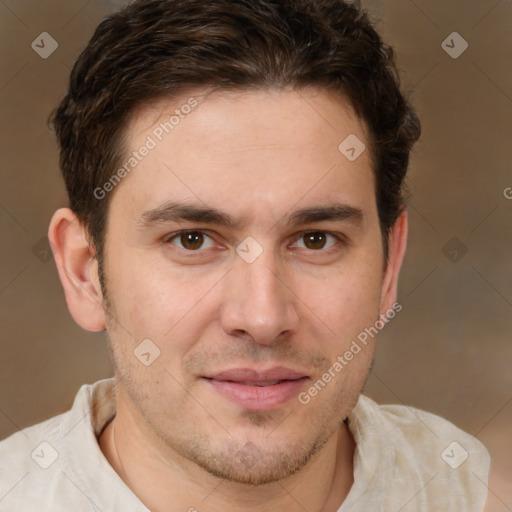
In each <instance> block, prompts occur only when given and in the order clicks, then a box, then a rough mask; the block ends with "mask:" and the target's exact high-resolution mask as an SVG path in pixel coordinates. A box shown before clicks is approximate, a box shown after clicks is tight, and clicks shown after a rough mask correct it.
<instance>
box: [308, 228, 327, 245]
mask: <svg viewBox="0 0 512 512" xmlns="http://www.w3.org/2000/svg"><path fill="white" fill-rule="evenodd" d="M303 239H304V245H305V246H306V247H307V248H308V249H323V248H324V247H325V244H326V243H327V236H326V233H323V232H322V231H318V232H315V233H306V234H305V235H304V236H303Z"/></svg>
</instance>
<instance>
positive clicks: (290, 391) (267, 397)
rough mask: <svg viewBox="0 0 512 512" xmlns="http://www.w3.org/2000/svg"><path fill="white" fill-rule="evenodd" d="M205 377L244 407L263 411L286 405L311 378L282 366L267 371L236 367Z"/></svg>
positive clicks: (216, 389)
mask: <svg viewBox="0 0 512 512" xmlns="http://www.w3.org/2000/svg"><path fill="white" fill-rule="evenodd" d="M204 379H205V380H206V382H207V383H208V384H209V385H210V386H212V388H213V389H214V390H215V391H217V392H218V393H219V394H220V395H222V396H223V397H224V398H227V399H228V400H230V401H231V402H235V403H236V404H237V405H238V406H240V407H242V408H243V409H250V410H260V411H263V410H269V409H275V408H277V407H279V406H282V405H283V404H285V403H286V402H287V401H289V400H290V399H291V398H293V397H294V396H297V394H298V393H299V392H300V389H301V388H302V387H303V386H304V385H305V382H306V381H307V380H308V379H309V377H308V376H307V375H306V374H305V373H301V372H298V371H296V370H292V369H291V368H286V367H283V366H278V367H273V368H269V369H266V370H255V369H252V368H233V369H231V370H225V371H222V372H217V373H214V374H211V375H207V376H204Z"/></svg>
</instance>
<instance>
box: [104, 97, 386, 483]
mask: <svg viewBox="0 0 512 512" xmlns="http://www.w3.org/2000/svg"><path fill="white" fill-rule="evenodd" d="M196 98H198V100H199V105H198V106H197V107H196V108H195V109H194V110H193V111H192V112H191V113H189V114H188V115H186V116H184V118H182V119H180V121H179V124H177V125H176V126H175V127H174V129H172V131H169V134H165V132H164V133H163V136H161V138H162V140H161V141H159V140H158V138H157V137H156V136H155V133H160V132H159V131H158V127H159V126H160V123H162V122H165V121H167V120H168V119H169V117H170V116H171V115H172V114H173V113H174V111H175V110H176V109H179V108H180V106H181V105H183V104H185V103H186V102H187V99H188V97H184V98H182V99H180V100H173V101H160V102H158V103H156V104H154V105H152V106H151V107H146V108H145V109H142V110H140V111H139V112H138V114H137V115H136V116H135V117H134V118H133V119H132V122H131V123H130V125H129V130H128V137H127V142H126V149H127V157H128V156H130V155H131V153H132V151H134V150H138V149H139V148H140V147H141V146H143V145H145V144H146V143H147V141H148V139H147V137H148V136H150V137H151V138H152V139H153V140H154V141H155V142H156V147H154V148H152V149H151V150H150V151H149V154H148V155H147V156H145V157H144V158H143V159H142V160H141V161H140V163H138V165H137V166H136V167H135V168H134V169H133V170H132V171H131V173H130V174H129V175H128V176H127V177H126V178H124V180H123V181H122V182H121V183H120V184H119V185H118V186H117V188H116V190H115V192H114V193H113V196H112V198H111V205H110V210H109V218H108V226H107V236H106V245H105V275H106V286H107V290H108V297H109V304H110V308H111V313H112V315H113V318H115V321H112V320H110V321H109V322H108V325H107V330H108V334H109V338H110V341H111V347H112V351H113V356H114V361H115V367H116V375H117V377H118V379H119V382H118V386H117V394H118V399H119V401H120V402H119V403H118V407H125V408H127V409H129V410H130V411H131V414H132V416H133V418H134V421H137V422H139V424H140V425H141V426H142V427H141V428H143V429H144V431H145V432H146V433H147V434H148V435H149V436H153V438H154V440H155V443H156V442H158V443H160V444H161V446H164V451H163V452H162V451H161V455H162V456H163V457H172V456H173V454H174V456H175V455H176V452H177V453H179V454H180V455H182V456H184V457H186V458H187V459H189V460H191V461H193V462H195V463H197V464H198V465H200V466H201V467H203V468H205V469H206V470H207V471H209V472H210V473H212V474H215V475H219V476H222V477H224V478H228V479H231V480H234V481H238V482H245V483H253V484H255V483H264V482H269V481H273V480H277V479H280V478H283V477H285V476H287V475H288V474H291V473H293V472H295V471H296V470H298V469H300V468H301V467H302V466H303V465H304V464H305V463H306V462H307V461H308V459H309V458H310V457H311V456H312V455H313V454H314V453H315V452H316V451H318V449H320V448H321V447H322V446H323V445H324V444H325V442H326V441H327V440H328V439H329V438H330V437H331V436H333V435H334V434H335V432H336V431H337V428H338V427H339V425H340V422H342V420H343V419H344V418H345V417H346V416H347V415H348V413H349V412H350V410H351V409H352V407H353V406H354V404H355V402H356V401H357V398H358V396H359V394H360V392H361V390H362V388H363V386H364V383H365V381H366V378H367V376H368V372H369V368H370V366H371V362H372V359H373V352H374V346H373V342H370V343H369V344H368V345H366V346H365V347H363V349H362V350H361V351H360V352H359V353H357V355H355V356H354V358H353V359H352V360H351V361H350V362H349V363H348V364H347V365H346V366H344V367H343V369H342V370H341V371H337V372H335V377H334V378H332V379H330V382H328V383H327V384H326V385H325V386H321V391H319V392H318V394H317V395H316V396H314V397H312V398H311V400H310V402H309V403H308V404H303V403H301V401H299V399H298V397H299V394H300V393H304V392H307V390H308V389H309V388H311V387H312V386H313V385H314V383H315V382H317V381H318V380H319V379H321V377H322V375H323V374H324V373H325V372H328V370H329V368H331V367H332V365H333V363H334V362H335V361H336V360H337V358H338V356H343V354H344V353H345V352H346V351H347V350H348V349H349V347H350V345H351V343H352V341H353V340H355V339H356V337H357V335H358V334H359V333H360V332H362V331H363V330H364V329H365V328H368V327H370V326H373V325H374V324H375V321H376V320H377V319H378V317H379V314H380V313H382V312H384V310H385V309H386V308H385V307H384V305H383V304H382V300H381V289H382V278H383V271H384V257H383V253H382V243H381V232H380V229H379V222H378V215H377V208H376V200H375V188H374V176H373V173H372V169H371V164H370V155H369V152H368V150H366V151H364V152H363V153H362V154H361V155H360V156H359V157H358V158H357V159H356V160H354V161H349V159H347V158H346V156H345V155H344V154H342V153H341V152H340V151H339V150H338V146H339V144H340V142H342V141H343V140H344V139H345V138H346V137H347V136H349V135H350V134H354V135H356V136H357V137H358V138H359V139H360V140H362V141H363V142H365V144H367V137H366V132H365V129H364V127H363V125H362V124H361V123H360V121H359V120H358V119H357V118H356V116H355V115H354V113H353V111H352V109H351V108H350V107H349V104H348V103H345V102H343V100H341V99H334V98H332V97H330V96H329V95H328V94H327V93H326V92H323V91H318V90H316V91H315V90H312V89H311V90H305V89H303V90H300V91H295V92H292V91H288V92H280V93H268V92H243V93H234V92H229V93H226V92H225V93H214V94H212V95H211V96H209V97H207V98H206V100H205V101H204V102H201V99H200V98H199V96H196ZM155 130H156V131H155ZM150 145H152V144H150ZM367 145H368V144H367ZM177 206H184V207H190V208H192V209H201V210H218V211H220V212H222V213H223V216H215V215H211V212H210V214H208V215H202V216H201V215H199V213H198V212H195V213H191V211H185V210H183V209H180V208H177ZM324 209H329V210H325V211H324ZM304 210H309V211H304ZM317 210H322V211H323V213H320V212H316V213H317V215H316V216H315V211H317ZM298 211H302V215H299V214H297V212H298ZM308 213H309V215H307V214H308ZM294 214H296V215H294ZM228 218H229V219H230V220H231V224H232V225H227V224H226V222H225V221H226V219H228ZM180 230H188V231H189V233H188V235H180V234H179V231H180ZM237 249H238V251H237ZM147 339H149V340H151V342H147V341H146V342H145V345H142V347H143V348H144V350H142V352H143V353H144V354H146V355H144V356H142V357H141V356H140V353H141V349H137V347H138V346H139V344H140V343H141V342H142V341H143V340H147ZM153 344H154V345H153ZM155 347H158V349H159V350H160V355H159V356H158V357H157V358H156V359H154V361H153V362H152V363H151V364H149V365H148V366H146V365H145V364H143V363H142V362H141V360H140V359H142V360H143V361H146V362H149V361H152V360H153V358H154V357H155V356H156V355H157V350H156V348H155ZM134 350H135V352H136V353H137V354H138V355H139V358H138V357H136V355H135V354H134ZM147 354H149V355H147ZM331 371H332V370H331ZM123 397H125V398H126V397H128V398H129V399H126V400H124V402H123V401H122V398H123ZM303 401H304V400H303ZM161 446H160V449H161ZM165 450H167V452H166V451H165Z"/></svg>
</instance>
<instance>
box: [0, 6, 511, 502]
mask: <svg viewBox="0 0 512 512" xmlns="http://www.w3.org/2000/svg"><path fill="white" fill-rule="evenodd" d="M122 3H123V2H121V1H117V2H116V1H99V0H89V1H84V0H67V1H64V0H48V1H45V2H41V1H36V0H2V1H1V2H0V25H1V32H0V40H1V46H0V52H1V56H2V59H1V63H0V66H1V67H0V108H1V112H2V121H3V122H2V123H1V125H0V131H1V133H0V141H1V152H0V159H1V184H2V186H1V187H0V226H1V233H2V244H1V273H0V323H1V326H2V330H1V335H2V339H1V346H2V352H1V359H0V438H4V437H6V436H7V435H9V434H11V433H13V432H15V431H17V430H18V429H21V428H24V427H26V426H29V425H31V424H33V423H36V422H39V421H42V420H44V419H46V418H49V417H50V416H53V415H55V414H57V413H60V412H63V411H65V410H66V409H68V408H69V407H70V406H71V403H72V399H73V397H74V396H75V394H76V392H77V390H78V388H79V387H80V385H81V384H83V383H91V382H94V381H95V380H98V379H100V378H104V377H108V376H110V375H111V367H110V363H109V360H108V355H107V350H106V347H105V338H104V335H103V334H91V333H87V332H85V331H83V330H81V328H79V327H78V326H77V325H76V324H75V323H74V322H73V320H72V319H71V317H70V315H69V313H68V311H67V308H66V304H65V301H64V296H63V293H62V289H61V286H60V282H59V280H58V277H57V272H56V269H55V265H54V263H53V260H52V259H51V256H50V254H49V253H48V250H49V247H48V245H47V241H46V239H45V236H46V231H47V226H48V222H49V220H50V217H51V215H52V212H53V211H54V210H55V209H56V208H58V207H60V206H64V205H65V204H66V197H65V193H64V187H63V183H62V180H61V178H60V175H59V170H58V153H57V146H56V143H55V139H54V135H53V133H52V132H51V131H50V130H49V129H48V127H47V125H46V119H47V116H48V114H49V112H50V111H51V109H52V108H53V107H54V106H55V105H56V103H57V102H58V101H59V99H60V97H61V96H62V94H63V92H64V88H65V86H66V83H67V79H68V76H69V72H70V69H71V66H72V64H73V62H74V60H75V59H76V57H77V56H78V53H79V52H80V51H81V49H82V48H83V47H84V45H85V44H86V42H87V41H88V38H89V37H90V36H91V34H92V31H93V30H94V28H95V27H96V25H97V24H98V23H99V21H100V20H101V19H102V18H103V17H104V16H105V15H106V14H107V13H109V12H110V11H112V10H114V9H115V8H117V7H118V6H120V5H121V4H122ZM363 4H364V5H366V6H367V8H368V9H369V11H370V13H371V15H372V18H373V19H375V20H376V21H377V28H378V29H379V31H380V33H381V34H382V35H383V37H384V38H385V40H386V41H388V42H389V43H391V44H392V45H393V46H394V47H395V49H396V53H397V58H398V64H399V67H400V70H401V73H402V82H403V86H404V89H405V90H406V91H408V93H409V94H410V97H411V99H412V101H413V103H414V104H415V105H416V107H417V110H418V113H419V116H420V118H421V121H422V124H423V135H422V138H421V140H420V142H419V143H418V144H417V146H416V148H415V151H414V153H413V159H412V163H411V171H410V180H409V183H410V188H411V191H412V193H413V195H412V200H411V205H410V208H409V213H410V224H411V227H410V241H409V247H408V255H407V257H406V261H405V266H404V269H403V272H402V277H401V283H400V290H399V301H400V302H401V303H402V304H403V311H402V312H401V313H400V314H399V315H398V316H397V317H396V318H395V319H394V320H393V321H392V322H391V324H390V325H388V326H387V327H386V328H385V329H384V331H383V333H382V334H381V337H380V341H379V348H378V351H377V359H376V363H375V366H374V369H373V371H372V374H371V377H370V379H369V381H368V385H367V388H366V394H367V395H369V396H370V397H372V398H373V399H375V400H377V401H378V402H380V403H390V402H393V403H404V404H408V405H412V406H416V407H419V408H422V409H426V410H428V411H431V412H434V413H437V414H440V415H442V416H444V417H446V418H448V419H449V420H451V421H453V422H454V423H456V424H457V425H458V426H460V427H461V428H463V429H464V430H466V431H467V432H469V433H471V434H473V435H474V436H476V437H477V438H478V439H480V440H481V441H482V442H483V443H484V444H485V445H486V446H487V447H488V449H489V450H490V452H491V455H492V460H493V463H492V473H491V482H490V486H489V487H490V489H489V502H488V510H490V511H491V512H502V511H511V510H512V372H511V371H510V366H511V362H512V344H511V334H512V265H511V258H510V256H511V254H512V172H511V171H512V169H511V162H512V144H511V134H512V75H511V72H510V69H511V68H510V63H511V61H512V58H511V57H512V55H511V53H512V52H511V49H512V2H511V1H510V0H499V1H497V0H414V1H413V0H400V1H399V0H394V1H393V0H371V1H370V0H367V1H366V2H365V1H364V0H363ZM42 32H48V33H49V34H50V35H51V36H52V37H53V38H54V39H55V40H56V41H57V43H58V48H57V50H56V51H55V52H54V53H53V54H52V55H50V56H49V57H48V58H47V59H43V58H41V57H40V56H39V55H38V54H37V53H36V52H35V51H34V50H33V49H32V47H31V43H32V41H34V40H35V39H36V37H37V36H39V34H41V33H42ZM453 32H457V33H458V34H460V36H461V37H462V38H463V39H460V38H459V36H457V35H453V34H452V33H453ZM445 40H446V42H445V43H444V44H443V41H445ZM463 40H465V41H466V42H467V43H468V48H467V49H466V50H465V51H464V52H463V53H462V54H461V55H459V56H458V57H457V58H454V56H456V54H457V53H458V52H459V51H460V50H461V49H462V48H463V45H464V41H463ZM442 44H443V45H442ZM451 47H452V48H451ZM444 48H446V50H448V51H445V49H444ZM450 53H451V55H450ZM507 196H508V199H507Z"/></svg>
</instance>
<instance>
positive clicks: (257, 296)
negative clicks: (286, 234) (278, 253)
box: [220, 250, 300, 345]
mask: <svg viewBox="0 0 512 512" xmlns="http://www.w3.org/2000/svg"><path fill="white" fill-rule="evenodd" d="M274 259H275V258H274V255H273V254H272V252H271V251H270V250H269V251H264V252H263V253H262V254H261V255H260V256H259V257H258V259H257V260H256V261H254V262H252V263H247V262H246V261H244V260H243V259H242V258H239V257H237V258H236V260H235V262H234V264H233V265H234V266H233V269H232V270H231V272H229V273H228V275H227V276H226V279H225V280H224V282H223V286H224V290H223V302H222V305H221V308H220V309H221V312H220V320H221V323H222V327H223V329H224V331H225V332H226V333H227V334H228V335H230V336H235V337H246V338H249V339H251V341H253V342H255V343H258V344H261V345H271V344H272V343H274V342H275V341H276V340H277V339H279V338H282V337H287V336H290V335H291V334H293V333H295V332H296V331H297V327H298V322H299V315H298V311H297V306H298V302H300V301H299V299H298V297H297V296H296V295H295V294H294V292H293V288H292V283H290V282H287V279H286V277H285V274H284V273H283V272H282V268H278V265H277V264H276V262H275V261H274Z"/></svg>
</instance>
